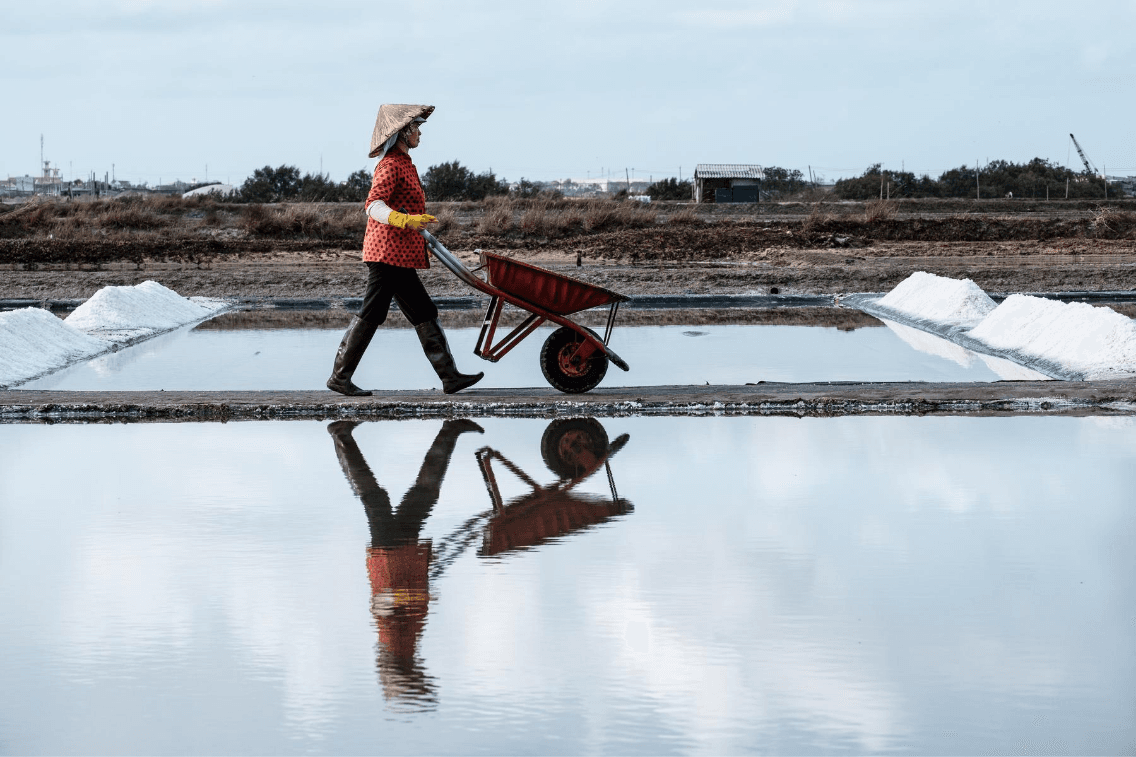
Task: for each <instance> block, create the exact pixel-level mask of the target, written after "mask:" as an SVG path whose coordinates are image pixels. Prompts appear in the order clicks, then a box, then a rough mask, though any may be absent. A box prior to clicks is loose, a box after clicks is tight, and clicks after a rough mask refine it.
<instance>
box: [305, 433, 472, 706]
mask: <svg viewBox="0 0 1136 757" xmlns="http://www.w3.org/2000/svg"><path fill="white" fill-rule="evenodd" d="M357 425H359V421H336V422H334V423H332V424H331V425H329V426H328V427H327V430H328V433H330V434H331V436H332V438H333V439H334V440H335V454H336V456H337V457H338V458H339V464H340V466H341V467H342V468H343V474H344V475H345V476H346V477H347V480H348V481H349V482H350V483H351V488H352V489H354V490H355V495H356V496H357V497H359V499H360V500H361V501H362V502H363V509H364V510H366V512H367V522H368V523H369V524H370V527H371V546H370V547H369V548H368V549H367V574H368V576H370V579H371V615H372V616H373V617H374V619H375V624H376V626H377V627H378V630H379V644H378V656H377V659H376V667H377V669H378V673H379V681H380V682H381V684H382V687H383V693H384V694H385V695H386V697H387V698H388V699H401V700H405V701H415V702H418V703H421V704H431V703H433V702H434V701H435V697H434V690H433V682H432V681H431V679H430V677H429V676H428V675H427V674H426V671H425V669H424V667H423V665H422V661H421V659H420V658H419V657H418V637H419V635H420V634H421V633H422V629H423V628H424V627H425V625H426V610H427V606H428V605H429V603H430V592H429V586H428V585H427V571H428V570H429V567H430V550H431V543H430V540H429V539H427V540H425V541H422V542H419V539H418V535H419V533H420V532H421V531H422V524H423V522H425V520H426V518H427V516H429V515H430V511H431V510H433V509H434V505H435V504H436V503H437V502H438V492H439V491H440V490H441V488H442V480H443V479H444V478H445V476H446V469H447V468H448V467H449V464H450V456H451V455H453V453H454V446H455V445H456V444H457V440H458V437H459V436H461V435H462V434H463V433H466V432H468V431H477V432H482V431H483V429H482V428H481V426H479V425H477V424H476V423H474V422H473V421H470V420H458V421H446V422H445V423H443V424H442V430H441V431H439V432H438V435H437V436H436V437H435V438H434V443H433V444H432V445H431V446H430V449H429V451H427V453H426V457H425V459H423V460H422V467H421V468H420V469H419V471H418V478H417V480H416V481H415V482H414V485H413V486H411V487H410V490H409V491H407V492H406V495H405V496H403V498H402V502H401V503H400V504H399V506H398V509H397V510H393V511H392V510H391V501H390V496H389V495H387V492H386V489H383V487H381V486H379V482H378V481H376V480H375V474H374V473H372V472H371V469H370V467H368V466H367V461H366V460H365V459H364V458H363V453H362V451H361V450H360V449H359V445H358V444H356V443H355V439H354V437H353V436H352V435H351V432H352V430H353V429H354V428H355V427H356V426H357Z"/></svg>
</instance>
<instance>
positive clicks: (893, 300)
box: [876, 271, 996, 326]
mask: <svg viewBox="0 0 1136 757" xmlns="http://www.w3.org/2000/svg"><path fill="white" fill-rule="evenodd" d="M876 304H877V305H881V306H883V307H885V308H888V309H890V310H893V311H896V312H898V313H902V314H904V315H907V316H910V317H912V318H914V319H917V320H923V321H932V322H936V323H942V324H950V325H955V326H973V325H974V324H976V323H978V322H979V321H981V320H982V319H983V318H985V317H986V315H987V313H990V312H991V311H993V310H994V308H995V307H996V305H995V303H994V300H992V299H990V297H989V296H988V295H987V294H986V292H983V291H982V290H981V289H980V288H979V287H978V285H977V284H975V283H974V282H973V281H971V280H970V279H961V280H959V279H948V278H945V277H943V276H936V275H934V274H933V273H925V272H923V271H916V272H915V273H913V274H911V275H910V276H908V277H907V278H906V279H904V280H903V281H901V282H900V283H899V285H898V286H896V288H895V289H893V290H891V291H890V292H888V293H887V294H886V295H884V296H883V297H881V298H880V299H879V300H878V301H877V302H876Z"/></svg>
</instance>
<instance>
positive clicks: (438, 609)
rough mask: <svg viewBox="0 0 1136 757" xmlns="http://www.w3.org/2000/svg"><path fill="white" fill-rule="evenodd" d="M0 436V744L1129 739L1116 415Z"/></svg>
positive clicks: (1131, 481)
mask: <svg viewBox="0 0 1136 757" xmlns="http://www.w3.org/2000/svg"><path fill="white" fill-rule="evenodd" d="M477 424H478V425H476V426H475V425H474V424H473V423H472V422H470V421H468V420H467V421H455V420H450V421H448V422H444V421H442V420H440V419H439V420H418V421H391V422H377V423H363V424H358V425H357V424H353V423H344V422H337V423H331V424H328V423H324V422H305V421H299V422H293V423H238V424H192V423H191V424H179V425H164V424H157V425H154V424H145V425H69V426H54V427H49V426H41V425H11V424H9V425H0V448H3V449H4V454H3V455H2V456H0V568H2V569H0V608H2V609H0V615H2V621H0V643H2V644H3V648H4V649H5V654H4V655H3V656H0V703H2V704H0V712H2V713H3V715H2V716H0V743H3V745H4V747H3V750H4V751H5V752H8V753H18V754H27V753H58V754H62V753H82V754H105V753H114V754H135V753H147V754H169V753H177V754H185V753H195V754H233V753H281V754H292V753H295V754H299V753H317V754H343V753H380V754H386V753H389V754H407V753H433V754H445V753H465V754H470V753H474V754H490V753H492V754H512V753H525V754H563V753H573V754H579V753H585V752H587V753H608V754H611V753H617V754H628V753H650V754H677V753H690V752H700V753H717V754H724V753H739V752H747V753H750V752H773V753H780V754H818V753H823V754H834V753H867V752H871V753H903V754H911V753H919V754H945V753H952V754H978V753H1010V752H1025V753H1040V752H1046V753H1060V754H1073V753H1078V754H1088V753H1091V754H1131V753H1132V749H1133V747H1134V746H1136V721H1134V720H1133V718H1132V712H1133V711H1134V710H1136V698H1134V694H1133V689H1132V686H1131V681H1132V680H1133V678H1134V677H1136V655H1134V654H1133V650H1134V649H1136V628H1134V627H1133V625H1132V622H1131V619H1132V617H1133V613H1134V611H1136V583H1134V582H1133V580H1132V577H1133V576H1136V562H1134V559H1133V552H1132V550H1131V549H1129V545H1130V543H1131V542H1132V538H1133V537H1134V536H1136V514H1134V512H1133V510H1132V508H1131V506H1130V505H1131V496H1130V495H1131V492H1132V491H1134V490H1136V477H1134V476H1136V473H1134V472H1136V421H1134V420H1133V419H1131V418H1102V417H1092V418H1025V417H1016V418H957V417H955V418H919V417H910V416H909V417H888V418H880V417H877V418H868V417H860V418H835V419H833V418H829V419H808V418H806V419H795V418H676V417H666V418H644V417H630V418H610V419H604V420H602V421H594V420H585V419H574V420H565V419H560V420H556V421H551V422H550V421H548V420H541V419H501V418H485V419H479V420H478V421H477Z"/></svg>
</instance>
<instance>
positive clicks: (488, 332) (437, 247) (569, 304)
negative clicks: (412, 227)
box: [420, 229, 631, 391]
mask: <svg viewBox="0 0 1136 757" xmlns="http://www.w3.org/2000/svg"><path fill="white" fill-rule="evenodd" d="M420 233H421V234H422V236H423V238H424V239H425V240H426V246H427V248H428V249H429V250H430V253H431V254H432V255H433V256H434V257H435V258H436V259H437V260H438V262H440V263H441V264H442V265H444V266H445V267H446V268H448V269H449V270H450V272H451V273H453V274H454V275H455V276H457V277H458V278H459V279H460V280H461V281H463V282H465V283H466V284H468V285H469V286H470V287H471V288H473V289H475V290H477V291H479V292H483V293H485V294H487V295H489V297H490V302H489V307H488V308H487V309H486V311H485V319H484V321H483V323H482V325H481V334H480V336H478V338H477V346H476V347H475V348H474V350H473V354H475V355H477V356H478V357H480V358H482V359H484V360H488V361H490V362H492V363H496V362H497V361H498V360H500V359H501V358H502V357H504V356H505V355H506V354H507V353H508V352H509V351H510V350H512V349H513V348H514V347H516V346H517V344H519V343H520V341H521V340H522V339H524V338H525V337H526V336H528V335H529V334H531V333H532V332H533V331H534V330H535V329H536V328H537V327H538V326H540V325H541V324H542V323H544V322H545V321H551V322H552V323H555V324H556V325H558V326H563V327H565V328H568V329H571V330H572V331H574V332H576V334H578V335H579V337H580V339H581V340H582V341H583V342H584V344H583V345H582V346H581V348H580V350H581V351H584V350H590V351H599V352H602V353H604V354H605V355H606V356H607V358H608V359H609V360H610V361H611V362H612V363H613V364H614V365H615V366H616V367H618V368H619V369H620V370H623V371H626V370H628V365H627V362H626V361H625V360H624V359H623V358H621V357H620V356H619V355H617V354H616V353H615V351H614V350H612V349H611V347H609V346H608V344H607V343H608V340H609V339H610V338H611V332H612V329H613V328H614V326H615V315H616V312H617V311H618V309H619V305H620V303H623V302H627V301H628V300H630V299H631V298H630V297H628V296H626V295H622V294H619V293H617V292H613V291H611V290H610V289H604V288H603V287H598V286H595V285H594V284H588V283H587V282H584V281H579V280H577V279H574V278H572V277H570V276H564V275H563V274H559V273H555V272H553V271H549V270H546V269H544V268H540V267H539V266H535V265H530V264H528V263H522V262H520V261H519V260H513V259H512V258H506V257H504V256H501V255H495V254H493V253H489V252H483V253H481V260H482V267H484V268H486V269H489V272H488V275H487V277H486V279H485V280H482V279H481V278H480V277H478V276H477V275H475V273H474V272H473V271H471V270H469V269H468V268H466V266H465V263H463V262H462V261H461V260H460V259H459V258H458V257H457V256H456V255H454V254H453V253H452V252H450V251H449V250H447V249H446V247H445V245H443V244H442V243H441V242H439V241H438V239H437V238H436V237H435V236H434V235H433V234H431V233H430V232H428V231H426V230H425V229H423V230H422V231H421V232H420ZM505 303H508V304H510V305H513V306H515V307H518V308H520V309H522V310H526V311H528V312H529V316H528V318H526V319H525V320H524V322H522V323H521V324H520V325H519V326H517V327H516V328H515V329H513V330H512V331H511V332H510V333H509V334H508V335H507V336H505V337H504V338H502V339H500V340H499V341H498V342H497V343H496V344H494V342H493V338H494V335H495V333H496V330H497V324H498V322H499V320H500V318H501V312H502V308H503V307H504V305H505ZM597 305H610V309H609V312H608V318H607V329H606V331H605V333H604V336H603V338H600V337H599V336H598V335H597V334H596V333H595V332H594V331H592V330H591V329H589V328H587V327H586V326H581V325H580V324H578V323H575V322H574V321H572V320H570V319H569V318H568V317H567V316H568V315H570V314H572V313H577V312H579V311H581V310H585V309H587V308H592V307H596V306H597ZM585 355H586V353H585ZM546 378H547V375H546ZM585 391H586V390H585Z"/></svg>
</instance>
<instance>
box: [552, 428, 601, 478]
mask: <svg viewBox="0 0 1136 757" xmlns="http://www.w3.org/2000/svg"><path fill="white" fill-rule="evenodd" d="M607 450H608V441H607V430H606V429H604V427H603V424H602V423H600V422H599V421H597V420H596V419H595V418H558V419H557V420H554V421H553V422H552V423H549V424H548V428H546V429H545V430H544V434H543V435H542V436H541V437H540V456H541V457H543V458H544V464H545V465H547V466H548V469H549V470H550V471H552V472H553V473H555V474H556V475H557V476H559V477H560V478H562V479H573V478H577V477H578V476H581V475H583V474H584V473H585V472H586V471H588V470H590V469H593V468H595V467H596V466H595V463H596V461H597V460H599V459H601V458H602V457H603V456H604V455H605V454H607Z"/></svg>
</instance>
